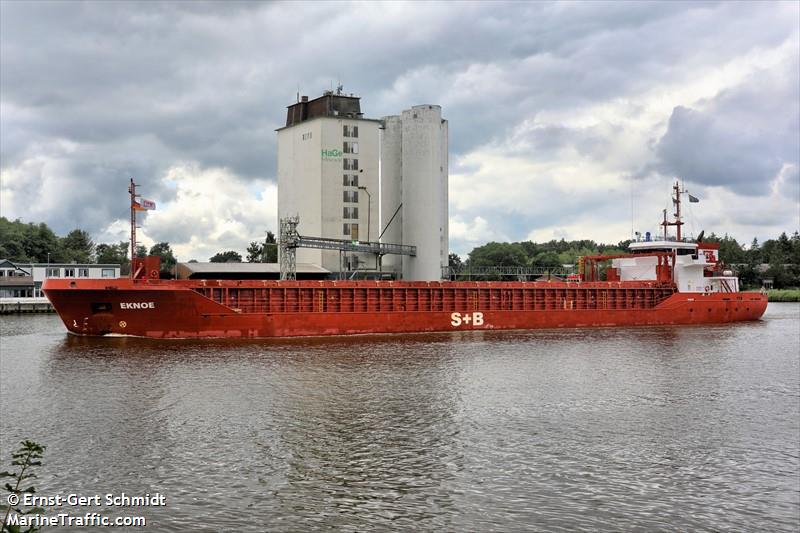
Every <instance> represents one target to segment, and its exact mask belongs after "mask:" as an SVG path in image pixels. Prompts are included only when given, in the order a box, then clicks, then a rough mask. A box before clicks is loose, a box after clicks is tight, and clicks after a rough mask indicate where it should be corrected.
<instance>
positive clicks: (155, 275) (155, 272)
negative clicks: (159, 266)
mask: <svg viewBox="0 0 800 533" xmlns="http://www.w3.org/2000/svg"><path fill="white" fill-rule="evenodd" d="M150 277H151V278H157V277H158V270H156V269H155V268H154V269H153V270H151V271H150Z"/></svg>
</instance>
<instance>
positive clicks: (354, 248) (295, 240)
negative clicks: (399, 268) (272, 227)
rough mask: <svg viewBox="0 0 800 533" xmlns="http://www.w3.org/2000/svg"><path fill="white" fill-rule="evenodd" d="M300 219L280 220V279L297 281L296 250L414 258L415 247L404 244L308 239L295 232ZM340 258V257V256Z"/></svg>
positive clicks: (320, 238) (319, 238)
mask: <svg viewBox="0 0 800 533" xmlns="http://www.w3.org/2000/svg"><path fill="white" fill-rule="evenodd" d="M299 223H300V218H299V217H297V216H294V217H287V218H282V219H281V221H280V226H281V233H280V243H279V244H280V250H281V257H280V266H281V279H297V263H296V259H295V258H296V254H295V252H296V250H297V249H298V248H317V249H321V250H336V251H338V252H339V253H340V254H341V253H343V252H362V253H370V254H375V256H376V257H383V256H384V255H389V254H391V255H408V256H411V257H416V255H417V247H416V246H410V245H406V244H390V243H385V242H375V241H366V242H364V241H354V240H351V239H330V238H327V237H308V236H305V235H300V234H299V233H298V232H297V226H298V224H299ZM340 257H341V255H340Z"/></svg>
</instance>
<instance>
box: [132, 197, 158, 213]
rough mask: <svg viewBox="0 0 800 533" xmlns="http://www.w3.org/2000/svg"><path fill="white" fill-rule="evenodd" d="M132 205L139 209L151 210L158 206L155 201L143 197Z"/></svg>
mask: <svg viewBox="0 0 800 533" xmlns="http://www.w3.org/2000/svg"><path fill="white" fill-rule="evenodd" d="M131 207H133V208H134V209H136V210H137V211H149V210H152V209H155V208H156V203H155V202H153V201H152V200H145V199H144V198H142V199H141V200H139V201H137V202H133V206H131Z"/></svg>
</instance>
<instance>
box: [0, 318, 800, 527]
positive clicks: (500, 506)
mask: <svg viewBox="0 0 800 533" xmlns="http://www.w3.org/2000/svg"><path fill="white" fill-rule="evenodd" d="M0 334H1V335H2V345H1V346H2V348H1V350H2V351H0V356H1V357H0V415H2V416H0V452H2V457H3V459H4V460H7V457H8V455H9V453H10V450H11V448H12V447H13V446H14V445H15V443H16V442H18V441H19V440H21V439H22V438H32V439H35V440H37V441H40V442H42V443H44V444H46V445H48V449H47V452H46V465H45V467H44V468H43V469H42V471H41V474H40V478H39V479H38V480H37V481H38V483H37V487H38V488H39V493H40V494H60V493H64V494H66V493H69V492H77V493H82V494H96V493H100V494H104V493H106V492H115V493H119V492H122V491H125V492H127V493H129V494H130V493H134V494H144V493H147V492H150V493H153V492H161V493H164V494H166V496H167V499H168V502H167V506H166V507H165V508H148V509H144V510H143V512H142V514H144V515H145V516H147V517H148V519H149V521H150V525H151V526H152V527H154V528H155V529H156V530H158V531H189V530H190V531H221V530H222V531H243V530H249V531H264V530H270V531H298V530H302V531H307V530H315V529H341V530H352V531H363V530H368V529H369V530H409V529H413V530H445V531H460V530H470V531H477V530H504V531H505V530H523V529H525V530H531V529H537V530H574V529H593V530H609V531H610V530H620V529H644V530H664V529H686V530H688V529H770V530H796V528H797V527H798V525H800V517H799V516H798V513H800V501H799V498H800V481H799V480H800V466H798V464H799V463H798V455H800V454H799V453H798V446H799V445H800V444H799V443H798V439H799V438H800V423H798V419H799V418H800V404H799V403H798V402H799V401H800V400H799V399H800V365H799V363H798V351H799V350H798V347H799V346H798V345H800V307H798V306H797V305H792V304H783V305H780V304H770V308H769V310H768V314H767V316H766V317H765V319H764V320H763V321H761V322H756V323H751V324H739V325H733V326H730V325H728V326H713V327H695V328H652V329H647V328H635V329H595V330H564V331H553V330H549V331H531V332H463V333H455V334H426V335H408V336H357V337H347V338H341V337H335V338H316V339H289V340H274V341H263V340H262V341H252V340H213V341H208V340H206V341H176V340H171V341H154V340H147V339H135V338H101V339H94V338H78V337H71V336H68V335H66V334H65V333H64V330H63V326H61V324H60V322H58V319H57V318H56V317H54V316H52V315H44V316H25V317H2V319H0ZM107 512H108V514H109V515H112V516H114V515H117V514H121V513H120V511H119V510H107ZM49 530H51V531H58V528H50V529H49Z"/></svg>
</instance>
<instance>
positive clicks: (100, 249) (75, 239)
mask: <svg viewBox="0 0 800 533" xmlns="http://www.w3.org/2000/svg"><path fill="white" fill-rule="evenodd" d="M704 240H706V241H709V242H715V243H719V245H720V249H719V252H720V259H721V260H722V261H723V262H724V263H725V264H726V265H728V266H729V267H731V268H733V269H734V270H735V271H736V273H737V275H738V276H739V277H740V279H741V281H742V285H743V286H744V287H758V286H760V285H761V282H762V280H764V279H771V280H773V283H774V286H775V288H788V287H800V234H798V232H797V231H795V232H794V234H793V235H792V236H791V237H789V236H788V235H787V234H786V233H785V232H784V233H781V234H780V236H779V237H778V238H776V239H769V240H766V241H764V242H763V243H759V242H758V240H757V239H753V240H752V242H751V243H750V244H749V245H743V244H741V243H739V242H738V241H737V240H736V239H734V238H733V237H730V236H728V235H727V234H725V235H724V236H722V237H719V236H717V235H715V234H713V233H712V234H711V235H708V236H706V237H705V239H704ZM630 242H631V241H629V240H626V241H621V242H619V243H617V244H602V243H597V242H595V241H592V240H576V241H566V240H564V239H561V240H551V241H549V242H544V243H535V242H531V241H522V242H489V243H487V244H484V245H481V246H477V247H475V248H473V250H472V251H471V252H470V253H469V254H468V255H467V258H466V259H465V260H462V259H461V258H460V257H459V256H458V255H456V254H450V266H451V267H455V268H464V267H469V266H476V267H480V266H537V267H544V268H555V267H558V266H561V265H574V264H576V263H577V261H578V258H579V257H581V256H585V255H597V254H606V255H613V254H621V253H626V251H627V249H628V245H629V244H630ZM129 248H130V245H129V243H128V241H120V242H118V243H101V244H95V243H94V242H93V240H92V238H91V236H90V235H89V233H87V232H86V231H84V230H81V229H74V230H72V231H70V232H69V233H67V235H65V236H63V237H59V236H58V235H56V234H55V233H54V232H53V230H51V229H50V228H49V227H48V226H47V224H44V223H39V224H34V223H24V222H21V221H20V220H14V221H9V220H8V219H6V218H5V217H0V258H1V259H9V260H11V261H16V262H25V263H27V262H33V263H45V262H48V261H49V262H51V263H70V262H73V261H74V262H77V263H112V264H120V265H122V266H123V271H124V272H127V271H128V269H129V268H130V261H129V260H128V252H129ZM146 255H157V256H159V257H160V258H161V265H162V266H161V268H162V273H163V274H164V275H165V276H167V275H169V273H171V272H172V271H173V268H174V267H175V264H176V259H175V254H174V253H173V251H172V248H171V247H170V245H169V243H167V242H159V243H156V244H155V245H153V246H152V247H150V248H149V249H148V248H147V247H145V246H143V245H139V246H138V247H137V249H136V256H137V257H144V256H146ZM245 257H246V260H247V262H250V263H259V262H264V263H275V262H277V261H278V247H277V243H276V239H275V235H274V234H273V233H272V232H271V231H268V232H267V235H266V238H265V239H264V241H263V242H259V241H252V242H251V243H250V245H249V246H248V247H247V250H246V255H245ZM242 260H243V259H242V255H241V254H240V253H239V252H237V251H235V250H227V251H223V252H219V253H217V254H215V255H214V256H212V257H211V259H210V261H211V262H213V263H225V262H231V261H233V262H241V261H242ZM193 261H194V260H192V261H190V262H193Z"/></svg>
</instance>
